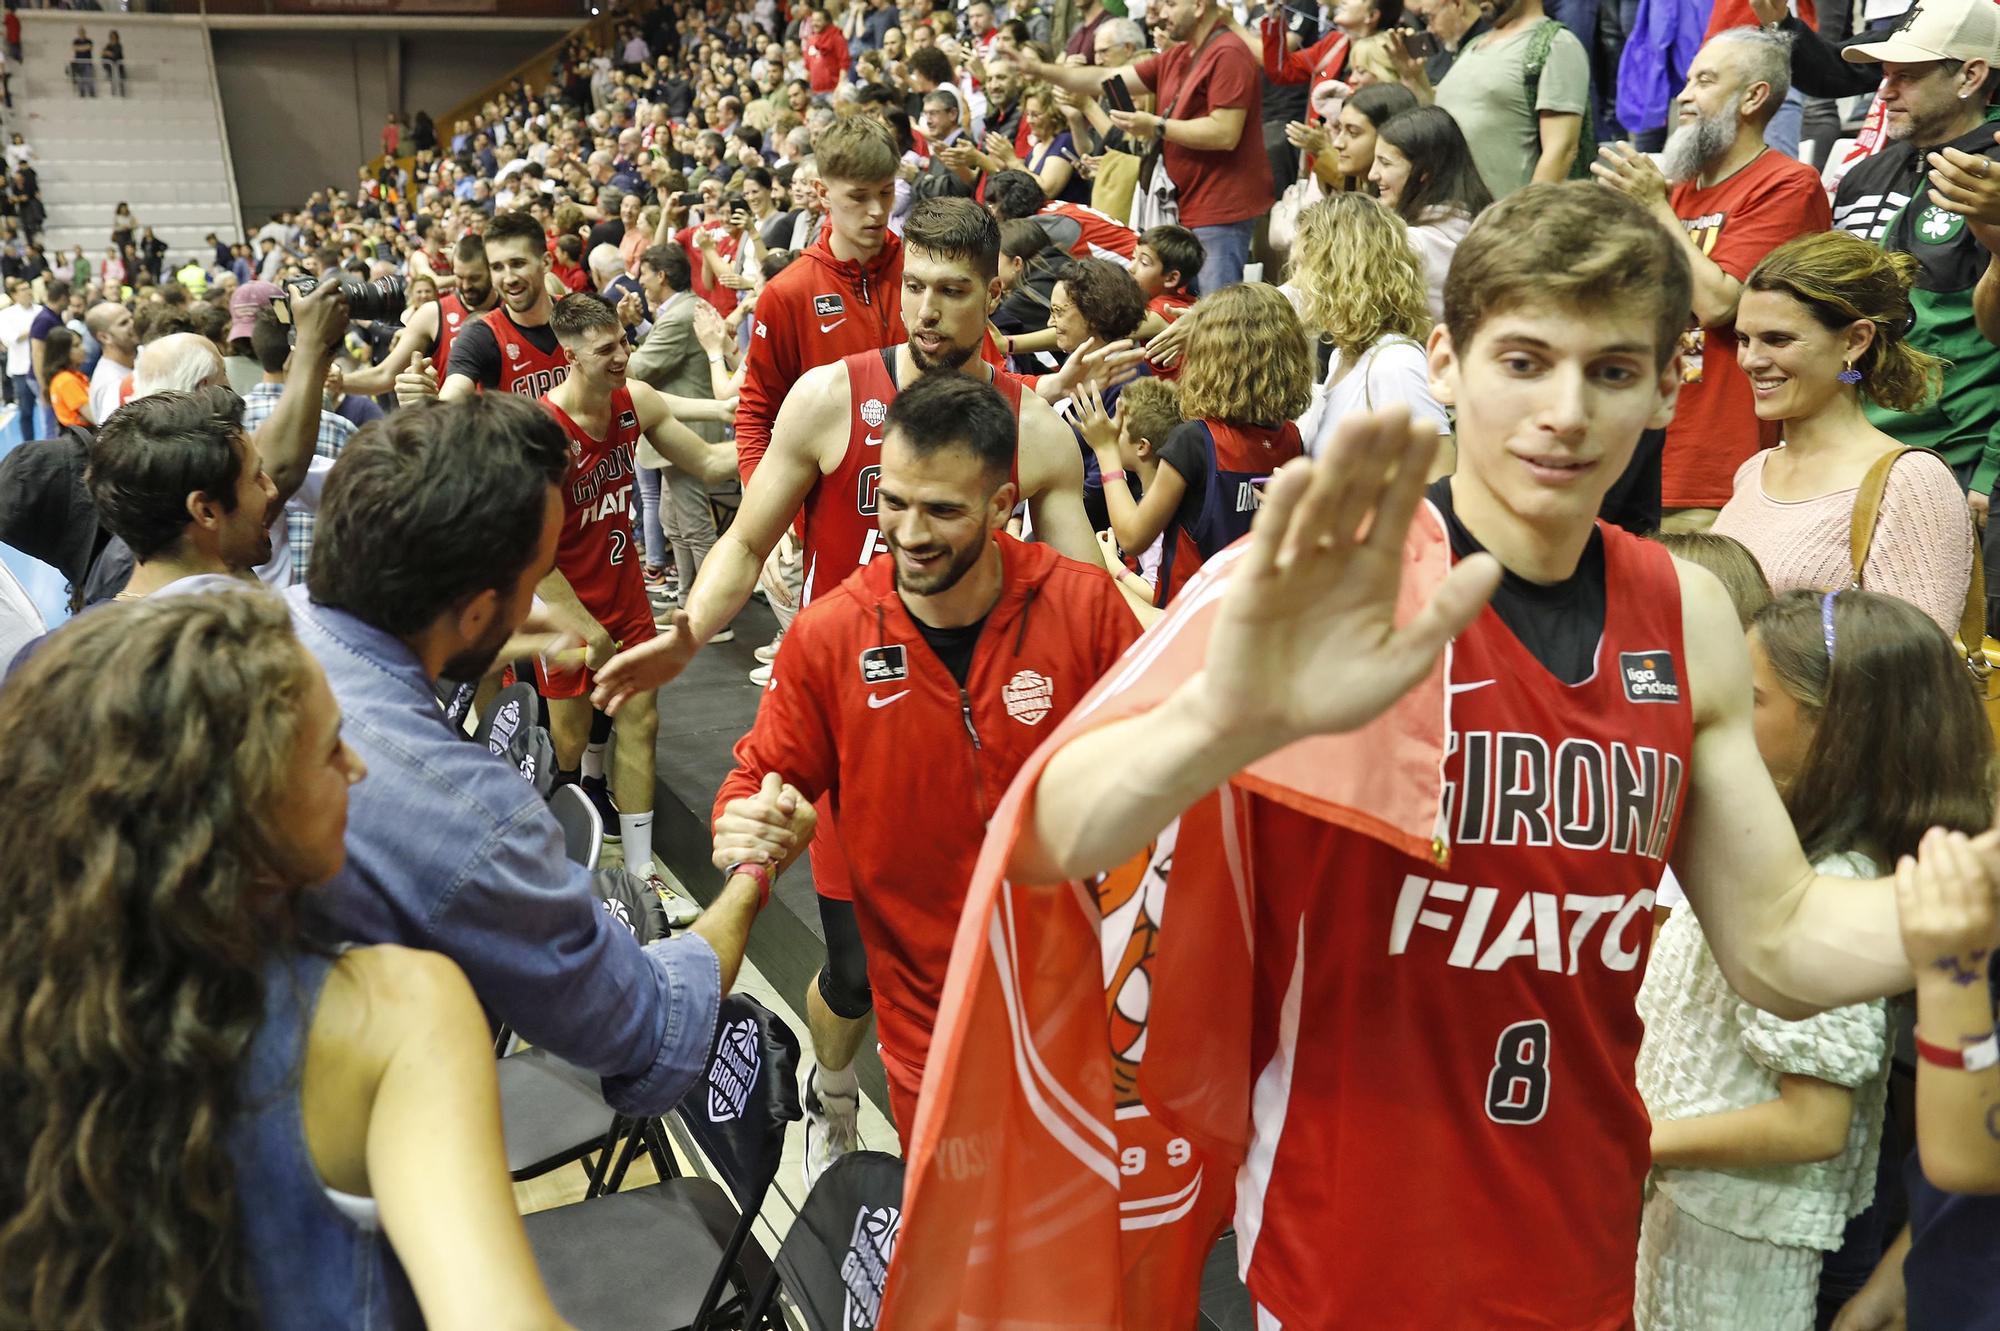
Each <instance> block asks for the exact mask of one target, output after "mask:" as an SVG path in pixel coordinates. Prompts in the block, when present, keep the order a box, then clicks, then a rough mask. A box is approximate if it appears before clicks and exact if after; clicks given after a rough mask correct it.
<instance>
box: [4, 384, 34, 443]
mask: <svg viewBox="0 0 2000 1331" xmlns="http://www.w3.org/2000/svg"><path fill="white" fill-rule="evenodd" d="M9 377H10V378H11V379H13V381H14V407H15V409H16V410H17V411H18V412H19V413H20V415H19V416H18V417H17V418H16V424H18V425H19V427H20V430H21V438H22V440H23V441H24V442H25V441H26V440H29V439H39V438H41V436H40V435H39V434H37V433H36V432H35V431H36V427H35V408H36V406H37V405H39V403H40V401H41V399H40V397H39V395H38V394H37V393H36V390H35V376H34V375H32V374H16V375H10V376H9Z"/></svg>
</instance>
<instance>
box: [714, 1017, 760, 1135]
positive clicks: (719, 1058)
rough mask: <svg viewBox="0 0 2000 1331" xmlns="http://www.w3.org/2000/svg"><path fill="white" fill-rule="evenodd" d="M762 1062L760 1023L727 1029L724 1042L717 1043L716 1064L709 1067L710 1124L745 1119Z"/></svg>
mask: <svg viewBox="0 0 2000 1331" xmlns="http://www.w3.org/2000/svg"><path fill="white" fill-rule="evenodd" d="M762 1062H763V1055H762V1052H761V1051H760V1050H759V1049H758V1047H757V1023H756V1022H754V1021H752V1020H750V1018H748V1017H745V1018H743V1020H741V1021H734V1022H731V1023H730V1024H729V1025H728V1026H727V1027H725V1028H724V1029H723V1032H722V1038H721V1039H720V1040H717V1041H716V1042H715V1060H714V1062H712V1063H710V1064H709V1065H708V1121H709V1122H711V1123H727V1122H729V1121H730V1120H731V1119H736V1118H741V1117H742V1116H743V1106H744V1105H745V1104H747V1103H748V1102H749V1100H750V1088H751V1087H752V1086H755V1085H756V1084H757V1069H758V1067H759V1065H761V1063H762Z"/></svg>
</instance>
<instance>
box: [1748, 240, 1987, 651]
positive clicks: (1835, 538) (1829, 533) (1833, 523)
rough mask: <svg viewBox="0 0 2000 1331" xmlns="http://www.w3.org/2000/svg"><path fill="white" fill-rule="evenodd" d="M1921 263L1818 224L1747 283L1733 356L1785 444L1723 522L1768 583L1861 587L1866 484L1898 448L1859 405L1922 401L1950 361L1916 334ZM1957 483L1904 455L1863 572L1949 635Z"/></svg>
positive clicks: (1927, 458) (1961, 543)
mask: <svg viewBox="0 0 2000 1331" xmlns="http://www.w3.org/2000/svg"><path fill="white" fill-rule="evenodd" d="M1916 273H1917V261H1916V259H1915V258H1913V257H1912V256H1910V255H1908V254H1902V253H1896V252H1892V251H1887V250H1883V249H1880V248H1879V247H1877V246H1875V245H1872V244H1869V243H1868V242H1867V241H1865V240H1861V239H1859V238H1858V237H1855V236H1851V235H1849V234H1847V233H1846V232H1844V231H1822V232H1819V233H1817V234H1814V235H1809V236H1801V237H1799V238H1798V239H1796V240H1792V241H1788V242H1786V243H1785V244H1783V245H1780V246H1779V247H1778V248H1777V249H1775V250H1772V251H1771V252H1770V253H1769V254H1768V255H1766V256H1765V257H1764V260H1763V262H1762V263H1759V264H1758V265H1757V266H1756V267H1755V268H1753V269H1752V270H1751V271H1750V276H1749V277H1748V278H1746V279H1744V282H1743V297H1742V300H1741V301H1740V303H1739V304H1738V306H1737V312H1736V337H1737V353H1736V359H1737V363H1738V364H1740V365H1741V366H1742V367H1743V372H1744V374H1746V375H1748V376H1749V379H1750V390H1751V393H1752V395H1753V398H1754V403H1755V406H1756V409H1757V416H1758V418H1759V419H1760V420H1767V421H1779V422H1781V423H1782V427H1783V442H1782V443H1780V444H1779V446H1778V447H1776V448H1773V449H1768V450H1765V451H1763V452H1759V453H1757V454H1755V455H1753V456H1752V457H1751V458H1750V460H1749V461H1747V462H1745V463H1744V464H1743V465H1742V466H1741V467H1739V468H1738V469H1737V471H1736V480H1735V487H1734V490H1733V492H1732V493H1731V495H1730V498H1729V502H1728V503H1727V504H1726V505H1724V506H1723V509H1722V512H1721V513H1720V514H1719V515H1718V516H1717V517H1716V520H1715V527H1714V530H1716V531H1718V532H1720V533H1722V534H1723V535H1725V536H1734V537H1735V538H1736V539H1737V540H1739V541H1741V542H1743V544H1745V545H1746V546H1748V547H1750V551H1751V553H1752V554H1754V555H1756V556H1757V562H1758V563H1760V564H1762V565H1763V566H1764V572H1765V573H1766V574H1767V575H1768V576H1769V578H1770V580H1771V590H1772V591H1773V592H1784V591H1788V590H1791V589H1792V588H1795V587H1806V588H1812V589H1814V590H1818V591H1824V590H1826V589H1828V588H1835V587H1847V586H1852V585H1854V582H1855V579H1854V568H1853V559H1852V555H1851V553H1850V548H1849V544H1848V538H1849V533H1850V529H1851V524H1852V519H1853V514H1854V505H1855V500H1856V498H1857V496H1858V494H1859V491H1860V487H1861V483H1862V481H1863V479H1864V478H1865V477H1866V476H1867V475H1868V472H1869V469H1870V468H1872V467H1873V466H1875V464H1876V463H1877V462H1879V461H1881V460H1882V459H1883V458H1884V457H1887V456H1889V455H1891V454H1894V453H1896V452H1898V450H1900V449H1901V448H1902V447H1903V446H1902V444H1901V443H1899V442H1898V441H1897V440H1895V439H1894V438H1892V437H1890V436H1889V435H1887V434H1884V433H1883V432H1882V431H1881V430H1878V429H1876V428H1875V426H1874V425H1873V424H1872V423H1870V421H1869V419H1868V417H1867V416H1866V415H1865V414H1864V412H1863V403H1864V401H1865V402H1869V403H1874V404H1875V405H1877V406H1881V407H1887V408H1889V409H1891V410H1893V411H1899V412H1908V411H1915V410H1917V409H1919V408H1920V407H1922V406H1923V405H1924V404H1926V403H1927V402H1929V401H1930V400H1931V399H1933V398H1935V397H1936V396H1937V392H1938V386H1939V383H1940V380H1941V378H1942V368H1941V362H1939V360H1938V359H1937V358H1936V357H1935V356H1931V355H1929V354H1927V353H1925V352H1922V351H1919V350H1918V349H1916V348H1915V347H1913V346H1911V345H1910V344H1909V342H1908V340H1907V337H1906V335H1907V334H1908V332H1909V327H1910V320H1911V318H1912V315H1913V307H1912V306H1911V303H1910V283H1911V281H1912V279H1913V278H1914V277H1915V276H1916ZM1965 479H1969V477H1968V478H1965ZM1963 483H1964V482H1963V480H1962V479H1961V478H1958V477H1955V476H1954V475H1953V473H1952V469H1951V467H1950V466H1949V465H1948V464H1947V463H1946V462H1945V461H1944V459H1942V458H1940V457H1938V456H1937V455H1936V454H1934V453H1927V452H1921V451H1917V450H1911V451H1910V452H1908V453H1905V454H1903V455H1902V456H1900V457H1897V458H1896V460H1895V461H1894V462H1892V463H1891V464H1890V470H1889V478H1888V486H1887V488H1886V489H1885V490H1884V492H1883V495H1882V507H1881V511H1880V515H1879V516H1878V518H1877V519H1876V522H1875V527H1874V532H1873V539H1872V541H1871V542H1870V543H1869V545H1868V557H1867V561H1866V563H1864V564H1863V565H1862V568H1861V578H1860V585H1861V586H1863V587H1866V588H1867V589H1868V590H1870V591H1877V592H1885V593H1887V594H1888V595H1890V596H1899V597H1901V598H1902V599H1904V600H1906V601H1909V602H1911V603H1912V604H1914V605H1915V606H1917V608H1918V609H1920V610H1922V611H1923V612H1924V613H1925V614H1927V615H1929V616H1930V617H1931V618H1932V619H1933V620H1935V621H1937V624H1938V626H1939V627H1940V628H1942V629H1944V631H1945V632H1946V633H1954V632H1956V631H1957V630H1958V625H1959V619H1960V616H1961V614H1962V613H1963V611H1964V607H1965V598H1966V590H1967V588H1968V586H1969V585H1970V581H1971V577H1972V559H1973V550H1974V543H1973V528H1972V519H1971V515H1970V514H1969V513H1968V512H1967V509H1966V498H1965V492H1964V490H1963V488H1962V485H1963Z"/></svg>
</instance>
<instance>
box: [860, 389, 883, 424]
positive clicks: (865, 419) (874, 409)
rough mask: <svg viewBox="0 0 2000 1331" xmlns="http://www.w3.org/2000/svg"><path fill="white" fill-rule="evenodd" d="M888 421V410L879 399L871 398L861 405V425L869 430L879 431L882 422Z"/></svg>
mask: <svg viewBox="0 0 2000 1331" xmlns="http://www.w3.org/2000/svg"><path fill="white" fill-rule="evenodd" d="M888 419H889V408H888V407H886V406H884V405H883V403H882V399H881V398H879V397H871V398H869V399H868V400H867V401H866V402H863V403H862V404H861V423H862V424H863V425H866V426H867V427H868V428H869V429H871V430H879V429H881V428H882V422H883V421H886V420H888Z"/></svg>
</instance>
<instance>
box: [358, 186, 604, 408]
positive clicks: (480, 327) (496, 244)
mask: <svg viewBox="0 0 2000 1331" xmlns="http://www.w3.org/2000/svg"><path fill="white" fill-rule="evenodd" d="M485 244H486V264H487V267H488V269H489V271H490V272H491V275H492V281H493V289H494V291H495V292H496V293H497V294H498V296H499V300H498V302H497V303H495V304H494V305H493V307H492V308H491V309H490V310H489V311H488V312H487V313H486V314H484V315H482V316H480V317H479V318H477V319H474V320H472V321H471V322H469V323H466V324H464V325H462V326H461V328H460V330H459V333H458V336H457V337H456V338H454V339H452V341H451V359H450V360H449V361H447V362H445V371H444V375H443V382H442V384H440V383H439V375H438V371H437V367H436V366H435V365H434V364H433V363H432V360H431V358H430V357H428V356H413V357H412V358H411V360H410V362H409V364H408V365H407V366H405V367H404V369H403V370H402V372H401V373H399V374H398V375H396V399H397V401H399V402H403V403H410V402H414V401H417V400H419V399H421V398H425V397H432V396H435V397H438V398H440V399H442V400H443V401H446V402H456V401H458V400H460V399H461V398H465V397H467V396H469V395H471V394H472V393H474V392H481V391H483V392H489V393H490V392H495V391H501V390H504V391H506V392H509V393H523V394H526V395H527V396H529V397H541V396H542V395H544V394H545V393H547V392H548V391H549V390H550V389H551V388H554V387H555V386H556V385H557V384H559V383H561V382H562V381H563V376H564V375H566V374H568V373H569V368H568V364H567V362H565V361H564V359H563V353H562V348H561V347H559V346H557V345H556V335H555V333H554V331H553V330H551V329H550V328H549V312H550V310H551V309H552V308H553V304H554V303H553V301H552V300H551V299H550V297H549V291H548V284H547V282H546V280H545V279H546V278H547V276H548V271H549V252H548V243H547V239H546V237H545V236H544V235H543V233H542V225H541V223H539V222H537V221H536V220H535V219H534V218H533V217H532V216H530V215H529V214H528V213H526V212H523V211H521V210H519V209H517V210H515V211H513V212H507V213H500V214H498V215H496V216H495V217H494V219H493V220H492V221H491V222H488V223H487V224H486V236H485ZM438 303H439V304H442V303H443V302H442V301H439V302H438Z"/></svg>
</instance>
